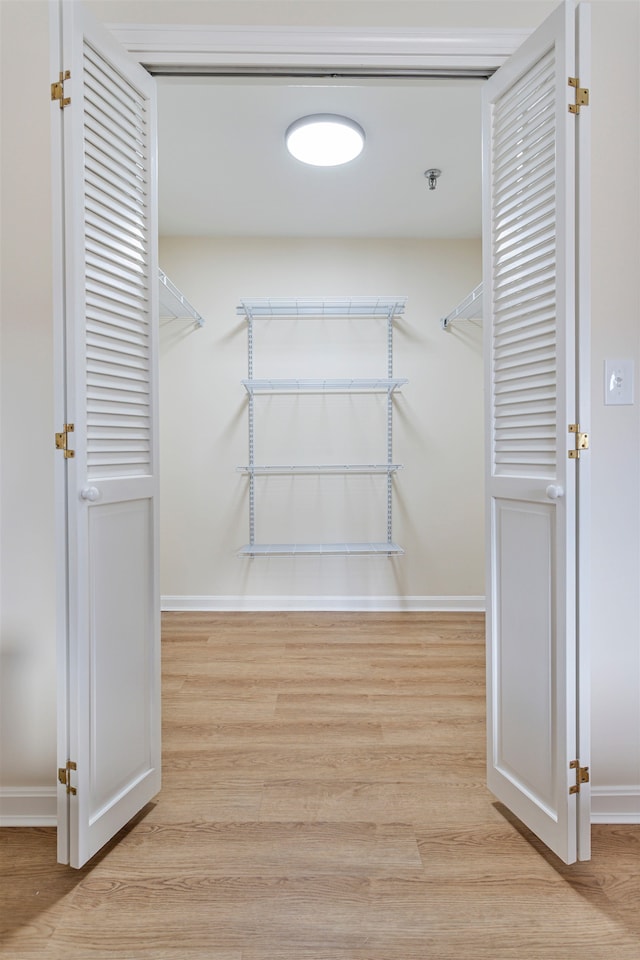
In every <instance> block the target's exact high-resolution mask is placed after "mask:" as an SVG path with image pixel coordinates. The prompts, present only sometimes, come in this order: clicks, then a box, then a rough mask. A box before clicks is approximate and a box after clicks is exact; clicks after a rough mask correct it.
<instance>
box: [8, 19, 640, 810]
mask: <svg viewBox="0 0 640 960" xmlns="http://www.w3.org/2000/svg"><path fill="white" fill-rule="evenodd" d="M90 6H92V7H93V9H94V11H97V12H98V14H99V16H100V17H102V18H104V19H105V20H106V21H110V22H118V21H120V22H126V21H129V22H132V21H134V22H135V21H137V20H144V19H147V20H148V19H153V20H154V21H155V20H157V21H161V20H163V19H164V20H165V21H166V22H171V21H176V22H177V21H179V20H180V19H182V20H183V21H184V20H185V19H186V18H187V17H188V18H192V19H193V22H198V23H201V22H207V21H209V22H226V23H229V22H233V21H236V22H237V21H238V20H239V21H240V22H243V23H248V22H262V23H270V22H271V23H274V22H275V23H277V22H291V23H297V22H300V18H306V19H303V22H309V23H313V22H317V23H319V24H323V23H327V22H328V23H333V22H335V23H338V24H339V23H344V22H356V23H359V24H362V25H366V24H372V25H380V24H381V23H384V22H386V23H388V24H402V23H411V22H415V23H417V24H418V25H423V26H424V25H429V24H432V25H435V26H442V25H447V24H448V25H450V26H455V27H460V26H464V25H465V24H466V25H476V26H477V25H485V26H490V25H496V24H498V25H502V26H504V27H510V26H516V27H517V26H527V25H529V26H535V25H536V24H537V23H538V22H540V21H541V20H542V19H543V18H544V16H545V15H546V13H547V12H548V10H549V9H550V8H551V7H552V6H555V3H553V2H552V3H546V2H540V3H535V2H532V3H514V2H507V3H489V4H486V5H485V4H484V3H480V2H471V3H457V2H450V0H448V2H446V3H437V4H431V3H429V2H425V3H422V2H419V3H414V2H412V0H409V2H406V3H405V2H401V0H390V2H382V0H380V2H377V0H372V2H366V0H363V2H357V3H350V2H345V3H335V2H332V3H325V2H322V3H306V2H304V0H295V2H294V3H287V4H286V7H285V5H284V4H275V5H272V4H271V3H263V2H260V3H257V2H255V0H247V2H245V0H233V2H232V3H224V4H216V3H208V2H197V3H195V4H193V3H188V2H185V3H180V2H178V3H176V2H171V3H168V4H162V3H155V2H154V3H128V2H127V3H121V2H118V0H112V2H109V0H107V2H105V0H100V2H95V3H93V4H90ZM592 7H593V13H594V43H593V58H594V69H593V76H592V80H591V82H589V86H590V87H591V88H592V101H591V102H592V106H591V107H590V110H591V115H592V121H593V128H594V164H593V204H594V230H593V249H592V256H593V270H592V275H593V299H594V311H593V347H594V350H593V355H594V409H593V417H592V424H591V432H592V434H593V445H592V452H591V458H592V463H593V471H594V526H593V570H592V573H593V602H592V621H593V627H594V629H593V647H594V683H593V729H594V749H593V756H592V772H593V779H594V784H595V786H596V787H597V788H598V790H599V791H601V793H600V795H599V797H596V801H597V803H601V805H602V807H603V808H604V806H605V805H606V804H609V809H612V804H613V805H614V806H615V803H614V801H616V802H619V806H624V805H625V804H626V805H627V806H629V807H633V809H634V810H635V812H636V815H638V814H639V813H640V769H639V765H640V759H639V757H640V747H639V742H638V729H639V720H638V702H639V699H640V698H639V693H640V668H639V660H640V655H639V652H638V651H639V647H640V640H639V637H640V622H639V615H638V610H637V607H636V598H637V595H638V587H639V581H640V556H639V548H638V543H639V537H638V513H639V503H638V501H639V490H640V467H639V465H638V460H637V451H638V443H639V429H638V428H639V426H640V425H639V423H638V406H637V404H636V405H635V406H634V407H633V408H631V409H629V410H617V411H615V410H611V409H606V410H605V409H604V408H603V407H602V395H601V393H600V388H601V365H602V361H603V359H604V357H605V355H610V354H612V353H613V352H614V351H615V353H616V354H621V355H623V356H632V357H635V358H636V359H638V357H639V350H638V347H639V345H638V263H639V262H640V249H639V239H638V235H639V229H638V202H637V183H638V181H637V171H638V169H639V168H640V155H639V154H640V150H639V147H638V117H639V114H640V110H639V104H638V57H637V50H638V42H639V37H638V4H637V2H635V0H632V2H628V3H625V2H622V3H617V2H604V0H595V2H593V3H592ZM347 13H348V14H349V17H350V18H352V19H350V20H348V21H346V20H345V18H346V16H347ZM249 14H251V18H252V19H249ZM285 14H286V16H285ZM0 16H1V17H2V45H3V46H2V74H1V79H2V84H3V86H2V89H3V90H5V91H7V90H10V91H11V96H10V97H7V96H5V97H3V100H2V134H3V138H2V202H3V206H2V239H3V245H2V251H1V255H2V326H3V331H2V382H3V386H2V398H1V399H2V440H3V443H2V449H3V458H2V474H1V483H2V487H1V491H0V497H1V501H0V516H1V518H2V531H1V534H2V535H1V543H2V582H1V587H2V622H1V632H0V642H1V647H0V658H1V660H0V666H1V670H2V673H1V677H2V679H1V680H0V683H1V687H0V693H1V694H2V704H3V705H2V711H3V714H2V729H3V731H4V733H3V737H4V739H3V741H2V744H1V746H2V755H1V756H0V765H1V766H0V784H1V787H0V791H5V794H6V792H7V791H8V790H9V791H10V790H12V789H13V790H15V791H17V794H18V800H19V802H20V803H21V805H22V810H24V809H25V808H26V807H28V797H29V795H28V790H30V789H34V790H37V789H38V788H39V789H42V790H44V791H48V790H51V795H53V784H54V772H55V750H54V737H53V727H54V723H55V708H54V694H53V690H52V683H53V680H52V678H53V675H54V673H53V657H54V640H53V633H54V612H53V582H54V571H53V554H52V546H51V544H52V530H53V521H52V515H53V505H52V502H51V491H52V489H53V482H52V477H53V461H52V455H53V454H52V450H51V446H50V444H51V433H52V431H53V429H54V425H53V423H52V419H51V398H52V393H53V387H52V375H51V362H50V358H49V355H50V351H51V342H52V326H51V298H50V289H51V284H50V263H51V244H50V222H49V220H50V214H49V211H50V208H51V204H50V190H49V159H48V151H49V111H50V109H51V105H50V104H49V102H48V98H47V93H46V91H47V90H48V84H49V82H50V80H51V79H52V78H51V77H50V75H49V50H48V37H47V27H48V23H47V17H48V4H47V3H46V2H44V0H42V2H40V0H31V2H29V3H24V2H22V0H3V2H2V3H0ZM333 17H335V20H333V19H331V18H333ZM411 18H414V19H413V20H412V19H411ZM16 77H19V82H18V81H17V80H16ZM43 90H44V91H45V94H44V96H43V93H42V91H43ZM25 118H27V119H25ZM7 239H8V240H9V242H7ZM194 299H197V297H196V295H194ZM612 465H615V467H616V469H615V471H613V470H612V469H611V466H612ZM621 478H622V479H621ZM625 787H627V788H628V789H627V796H625V795H624V792H623V793H621V792H620V791H621V790H623V788H625ZM616 798H618V799H617V800H616ZM5 799H6V797H5ZM0 805H1V806H2V808H3V809H6V803H5V802H4V799H3V798H2V794H1V792H0Z"/></svg>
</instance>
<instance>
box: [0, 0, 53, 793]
mask: <svg viewBox="0 0 640 960" xmlns="http://www.w3.org/2000/svg"><path fill="white" fill-rule="evenodd" d="M0 16H1V17H2V20H1V35H2V75H1V77H2V80H1V82H2V89H3V90H5V91H7V90H10V91H11V95H10V96H6V97H3V98H2V147H1V149H2V154H1V162H2V168H1V176H0V189H1V190H2V207H1V210H2V220H1V226H2V248H1V254H2V272H1V277H2V292H1V297H2V299H1V304H2V311H1V321H2V328H1V336H2V367H1V384H2V386H1V414H2V421H1V432H2V465H1V475H0V493H1V498H0V519H1V530H0V558H1V569H2V578H1V598H2V604H1V608H2V619H1V634H0V640H1V647H0V764H1V766H0V790H3V789H6V788H7V787H10V786H13V785H20V786H21V787H25V788H32V787H37V786H40V785H44V784H52V783H53V781H54V779H55V715H56V682H55V597H54V573H55V568H54V555H53V516H54V513H53V511H54V498H53V432H54V424H53V412H52V405H53V359H52V349H53V329H52V322H51V314H52V295H51V164H50V152H51V148H50V138H49V123H50V103H49V101H48V88H49V83H50V77H49V32H48V26H49V19H48V18H49V13H48V4H47V3H45V2H42V3H40V2H32V3H21V2H3V3H0ZM18 77H19V78H20V79H19V81H18V80H17V79H16V78H18Z"/></svg>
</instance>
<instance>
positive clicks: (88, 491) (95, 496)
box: [80, 487, 100, 503]
mask: <svg viewBox="0 0 640 960" xmlns="http://www.w3.org/2000/svg"><path fill="white" fill-rule="evenodd" d="M80 496H81V497H82V499H83V500H90V501H91V503H94V502H95V501H96V500H99V499H100V491H99V490H98V488H97V487H84V488H83V490H82V491H81V492H80Z"/></svg>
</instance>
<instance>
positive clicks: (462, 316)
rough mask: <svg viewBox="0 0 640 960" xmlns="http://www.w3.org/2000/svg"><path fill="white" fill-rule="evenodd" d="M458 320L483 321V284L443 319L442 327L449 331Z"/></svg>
mask: <svg viewBox="0 0 640 960" xmlns="http://www.w3.org/2000/svg"><path fill="white" fill-rule="evenodd" d="M456 320H482V284H481V283H479V284H478V286H477V287H476V288H475V289H474V290H472V291H471V293H470V294H469V296H467V297H465V298H464V300H462V301H461V303H459V304H458V306H457V307H456V308H455V309H454V310H452V311H451V313H449V314H447V316H446V317H443V318H442V320H441V321H440V326H441V327H442V329H443V330H448V329H449V327H450V326H451V324H452V323H454V322H455V321H456Z"/></svg>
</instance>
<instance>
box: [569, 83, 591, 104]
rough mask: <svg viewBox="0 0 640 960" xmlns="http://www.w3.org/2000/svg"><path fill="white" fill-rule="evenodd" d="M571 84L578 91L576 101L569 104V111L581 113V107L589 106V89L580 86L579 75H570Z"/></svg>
mask: <svg viewBox="0 0 640 960" xmlns="http://www.w3.org/2000/svg"><path fill="white" fill-rule="evenodd" d="M569 86H570V87H573V88H574V89H575V91H576V96H575V101H574V102H573V103H570V104H569V113H580V107H588V106H589V89H588V88H587V87H581V86H580V80H579V79H578V77H569Z"/></svg>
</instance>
